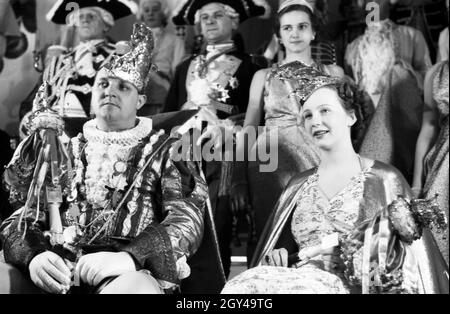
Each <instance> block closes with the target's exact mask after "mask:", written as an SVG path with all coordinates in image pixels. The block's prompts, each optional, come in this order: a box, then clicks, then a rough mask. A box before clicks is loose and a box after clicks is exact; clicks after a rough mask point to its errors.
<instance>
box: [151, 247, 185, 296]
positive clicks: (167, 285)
mask: <svg viewBox="0 0 450 314" xmlns="http://www.w3.org/2000/svg"><path fill="white" fill-rule="evenodd" d="M176 269H177V276H178V279H179V280H180V281H181V280H183V279H185V278H187V277H189V276H190V275H191V268H190V267H189V265H188V263H187V258H186V256H185V255H183V256H182V257H181V258H179V259H178V260H177V262H176ZM157 281H158V283H159V286H160V288H161V289H164V290H167V289H172V288H174V287H176V286H177V284H175V283H173V282H168V281H165V280H157Z"/></svg>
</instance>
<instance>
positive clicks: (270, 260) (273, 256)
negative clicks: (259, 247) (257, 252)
mask: <svg viewBox="0 0 450 314" xmlns="http://www.w3.org/2000/svg"><path fill="white" fill-rule="evenodd" d="M262 264H263V265H270V266H280V267H288V251H287V250H286V249H285V248H281V249H276V250H273V251H271V252H270V253H269V254H267V255H266V256H265V257H264V259H263V261H262Z"/></svg>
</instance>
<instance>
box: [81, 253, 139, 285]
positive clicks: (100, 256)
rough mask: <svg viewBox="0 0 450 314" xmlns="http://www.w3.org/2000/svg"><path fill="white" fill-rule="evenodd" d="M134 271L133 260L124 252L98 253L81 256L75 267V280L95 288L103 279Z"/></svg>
mask: <svg viewBox="0 0 450 314" xmlns="http://www.w3.org/2000/svg"><path fill="white" fill-rule="evenodd" d="M130 271H136V265H135V264H134V261H133V258H132V257H131V255H130V254H128V253H126V252H98V253H92V254H87V255H84V256H82V257H81V258H80V259H79V260H78V263H77V265H76V266H75V272H74V275H75V278H79V279H80V280H81V281H83V282H84V283H86V284H88V285H91V286H97V285H98V284H99V283H100V282H101V281H102V280H103V279H105V278H107V277H111V276H119V275H122V274H124V273H127V272H130Z"/></svg>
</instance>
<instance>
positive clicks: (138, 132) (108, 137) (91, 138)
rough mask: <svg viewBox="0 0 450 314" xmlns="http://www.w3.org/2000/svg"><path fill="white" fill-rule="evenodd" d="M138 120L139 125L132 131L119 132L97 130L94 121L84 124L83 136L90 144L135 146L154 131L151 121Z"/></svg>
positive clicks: (145, 119) (146, 119)
mask: <svg viewBox="0 0 450 314" xmlns="http://www.w3.org/2000/svg"><path fill="white" fill-rule="evenodd" d="M138 120H139V122H138V124H137V125H136V126H135V127H134V128H132V129H129V130H125V131H119V132H105V131H102V130H99V129H98V128H97V121H96V120H95V119H93V120H90V121H88V122H86V123H85V124H84V126H83V135H84V137H85V138H86V140H87V141H88V142H89V143H94V142H95V143H101V144H106V145H111V144H116V145H124V146H134V145H137V144H138V143H139V142H140V141H141V140H142V139H143V138H145V137H146V136H148V135H149V134H150V132H151V131H152V120H151V119H149V118H144V117H139V118H138Z"/></svg>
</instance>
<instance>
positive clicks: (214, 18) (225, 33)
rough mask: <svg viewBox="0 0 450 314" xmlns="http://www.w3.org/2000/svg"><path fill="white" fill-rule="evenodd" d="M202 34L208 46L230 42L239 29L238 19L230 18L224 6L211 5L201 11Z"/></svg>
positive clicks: (214, 3)
mask: <svg viewBox="0 0 450 314" xmlns="http://www.w3.org/2000/svg"><path fill="white" fill-rule="evenodd" d="M199 17H200V26H201V28H202V34H203V36H204V37H205V39H206V41H207V43H208V44H220V43H225V42H230V41H231V38H232V36H233V30H235V29H237V26H238V22H237V21H236V19H232V18H231V17H229V16H228V15H227V14H226V12H225V9H224V7H223V5H222V4H220V3H216V2H213V3H210V4H207V5H205V6H204V7H202V8H201V9H200V11H199Z"/></svg>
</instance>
